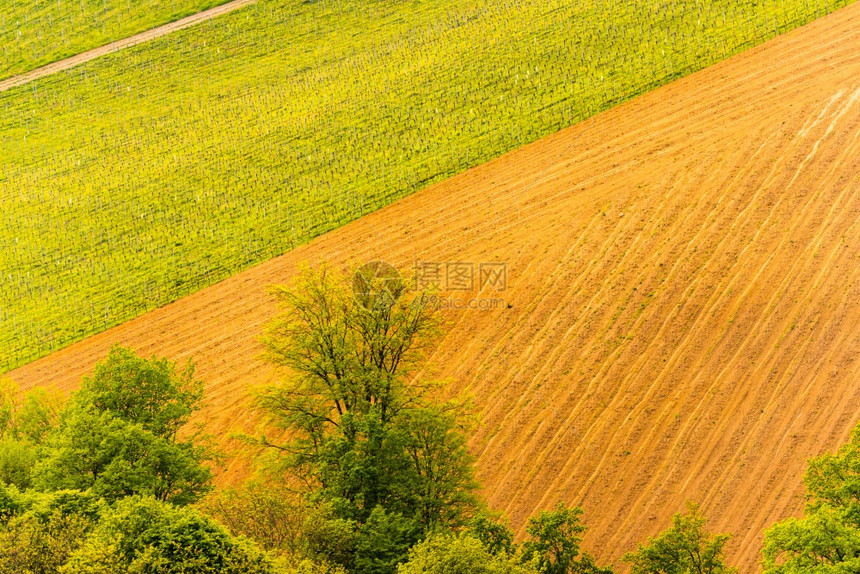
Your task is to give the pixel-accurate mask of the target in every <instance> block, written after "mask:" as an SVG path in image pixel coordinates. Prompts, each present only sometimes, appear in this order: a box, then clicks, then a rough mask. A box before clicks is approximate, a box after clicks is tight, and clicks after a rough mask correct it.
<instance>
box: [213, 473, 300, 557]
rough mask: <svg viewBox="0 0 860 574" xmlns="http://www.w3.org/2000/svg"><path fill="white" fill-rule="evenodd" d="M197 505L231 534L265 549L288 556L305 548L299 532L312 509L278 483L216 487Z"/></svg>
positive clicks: (253, 482)
mask: <svg viewBox="0 0 860 574" xmlns="http://www.w3.org/2000/svg"><path fill="white" fill-rule="evenodd" d="M198 508H199V509H200V510H201V511H202V512H204V513H205V514H207V515H208V516H211V517H213V518H214V519H215V520H217V521H218V522H220V523H221V524H223V525H224V526H226V527H227V528H228V529H229V530H230V532H231V533H233V534H234V535H241V536H245V537H247V538H250V539H252V540H254V541H255V542H257V543H258V544H260V545H261V546H262V547H263V548H265V549H266V550H270V551H275V552H278V553H282V554H286V555H291V556H296V555H300V554H302V553H303V552H304V550H305V548H304V546H305V541H304V540H303V539H302V534H303V530H304V524H305V520H306V518H307V516H308V515H309V514H310V512H311V509H309V508H308V505H307V503H306V501H305V500H304V499H303V498H302V497H300V496H298V495H297V494H296V493H295V492H292V491H290V490H287V489H286V488H285V487H284V486H283V485H281V484H277V483H274V482H272V481H265V482H257V481H248V482H246V483H245V484H244V485H242V486H241V487H240V488H238V489H237V488H224V489H220V490H215V491H213V492H212V493H211V494H209V495H208V496H207V497H206V498H205V499H204V500H203V501H202V502H201V503H200V504H199V505H198Z"/></svg>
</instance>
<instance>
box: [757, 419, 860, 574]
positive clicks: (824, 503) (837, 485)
mask: <svg viewBox="0 0 860 574" xmlns="http://www.w3.org/2000/svg"><path fill="white" fill-rule="evenodd" d="M804 482H805V484H806V492H807V494H806V496H807V500H806V508H805V511H804V517H803V518H800V519H797V518H789V519H787V520H785V521H783V522H779V523H777V524H774V525H773V526H772V527H771V528H770V529H769V530H767V531H766V532H765V540H764V549H763V561H762V566H763V570H764V572H765V573H767V574H793V573H796V572H804V573H809V574H830V573H837V572H838V573H842V572H858V571H860V425H858V426H857V427H855V428H854V430H853V431H852V433H851V439H850V441H849V442H848V443H847V444H845V445H843V446H842V447H841V448H840V449H839V450H838V451H837V452H836V453H835V454H824V455H822V456H820V457H818V458H815V459H812V460H811V461H809V466H808V467H807V470H806V475H805V476H804Z"/></svg>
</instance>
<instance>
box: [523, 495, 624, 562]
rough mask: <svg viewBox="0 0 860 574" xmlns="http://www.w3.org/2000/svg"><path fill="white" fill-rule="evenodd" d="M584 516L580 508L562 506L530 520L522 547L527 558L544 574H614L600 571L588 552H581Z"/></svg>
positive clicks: (584, 528)
mask: <svg viewBox="0 0 860 574" xmlns="http://www.w3.org/2000/svg"><path fill="white" fill-rule="evenodd" d="M581 515H582V509H581V508H579V507H568V506H567V505H565V504H564V503H563V502H559V503H558V504H557V505H556V507H555V509H554V510H549V511H542V512H540V513H538V515H537V516H533V517H531V518H530V519H529V523H528V526H527V527H526V532H527V533H528V535H529V537H530V539H529V540H527V541H526V542H524V543H523V550H524V554H523V555H524V557H525V558H526V559H534V560H536V561H537V564H538V567H539V569H540V571H541V572H543V573H545V574H572V573H583V574H584V573H610V572H612V570H611V569H609V568H600V567H598V566H597V565H596V564H595V563H594V559H593V558H592V557H591V555H590V554H588V553H587V552H580V547H579V545H580V542H582V535H583V534H584V533H585V531H586V527H585V525H584V524H583V523H582V521H581V519H580V516H581Z"/></svg>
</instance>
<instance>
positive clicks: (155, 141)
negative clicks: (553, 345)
mask: <svg viewBox="0 0 860 574" xmlns="http://www.w3.org/2000/svg"><path fill="white" fill-rule="evenodd" d="M847 3H850V0H842V1H840V2H833V1H830V2H827V3H825V2H824V1H823V0H819V1H818V3H816V2H815V0H809V1H807V0H778V1H775V0H765V1H757V2H736V1H731V2H730V1H728V0H726V1H715V0H714V1H710V2H702V1H701V0H700V1H699V2H696V1H687V2H672V3H666V2H662V1H658V0H639V1H637V2H607V1H605V0H601V1H599V2H594V1H590V2H576V3H570V2H562V1H560V0H518V1H511V0H508V1H502V2H499V1H498V0H456V1H455V0H436V1H433V2H421V3H412V2H410V3H403V2H399V1H392V0H368V1H366V2H363V3H361V5H360V6H358V5H357V4H356V3H345V2H340V1H331V0H320V1H318V2H313V3H309V2H303V1H300V0H258V2H257V3H255V4H254V5H252V6H250V7H248V8H245V9H241V10H239V11H237V12H234V13H231V14H229V15H226V16H223V17H219V18H216V19H213V20H211V21H209V22H206V23H204V24H201V25H200V26H197V27H195V28H190V29H187V30H184V31H181V32H178V33H175V34H171V35H168V36H165V37H163V38H161V39H158V40H155V41H153V42H151V43H147V44H145V45H139V46H136V47H134V48H131V49H129V50H127V51H124V52H122V53H121V54H114V55H110V56H107V57H104V58H101V59H98V60H95V61H93V62H90V63H88V64H86V65H84V66H82V67H79V68H75V69H73V70H70V71H68V72H64V73H61V74H57V75H54V76H51V77H48V78H44V79H42V80H39V81H37V82H34V83H31V84H28V85H25V86H21V87H19V88H15V89H13V90H10V91H8V92H5V93H3V94H0V110H2V114H0V207H2V210H0V372H3V370H4V369H5V370H8V369H11V368H14V367H15V366H17V365H20V364H23V363H25V362H27V361H30V360H32V359H34V358H37V357H38V356H41V355H44V354H47V353H49V352H51V351H52V350H56V349H58V348H61V347H63V346H65V345H67V344H69V343H71V342H73V341H75V340H78V339H81V338H83V337H84V336H87V335H90V334H93V333H96V332H99V331H101V330H103V329H106V328H108V327H110V326H113V325H116V324H118V323H120V322H123V321H125V320H128V319H129V318H132V317H134V316H136V315H138V314H140V313H142V312H144V311H146V310H149V309H152V308H155V307H158V306H160V305H163V304H165V303H167V302H169V301H172V300H175V299H177V298H179V297H181V296H183V295H186V294H188V293H190V292H192V291H194V290H197V289H200V288H201V287H203V286H206V285H208V284H210V283H213V282H215V281H218V280H220V279H223V278H225V277H227V276H229V275H231V274H234V273H236V272H238V271H241V270H243V269H246V268H247V267H249V266H251V265H253V264H255V263H258V262H261V261H264V260H266V259H269V258H271V257H273V256H276V255H278V254H281V253H283V252H285V251H287V250H289V249H291V248H293V247H294V246H296V245H298V244H300V243H303V242H306V241H308V240H309V239H310V238H312V237H314V236H317V235H319V234H321V233H323V232H325V231H328V230H331V229H334V228H336V227H338V226H341V225H343V224H344V223H346V222H348V221H350V220H353V219H355V218H357V217H360V216H361V215H363V214H366V213H368V212H369V211H372V210H375V209H377V208H379V207H382V206H384V205H386V204H388V203H391V202H392V201H394V200H396V199H398V198H400V197H403V196H405V195H407V194H409V193H412V192H413V191H415V190H418V189H420V188H423V187H425V186H427V185H429V184H431V183H433V182H436V181H439V180H442V179H444V178H447V177H450V176H451V175H453V174H455V173H457V172H460V171H462V170H463V169H466V168H468V167H470V166H473V165H476V164H479V163H482V162H485V161H487V160H489V159H491V158H493V157H496V156H498V155H500V154H502V153H504V152H506V151H508V150H510V149H513V148H516V147H518V146H520V145H522V144H525V143H528V142H530V141H533V140H535V139H537V138H540V137H542V136H545V135H547V134H549V133H552V132H554V131H557V130H558V129H560V128H562V127H565V126H568V125H571V124H573V123H575V122H578V121H580V120H582V119H584V118H587V117H589V116H591V115H593V114H595V113H597V112H600V111H602V110H604V109H606V108H608V107H610V106H613V105H615V104H617V103H620V102H622V101H624V100H627V99H629V98H631V97H633V96H635V95H637V94H640V93H642V92H644V91H646V90H649V89H652V88H654V87H656V86H658V85H661V84H664V83H666V82H669V81H671V80H672V79H674V78H677V77H680V76H682V75H685V74H688V73H690V72H692V71H695V70H697V69H700V68H702V67H704V66H707V65H709V64H712V63H714V62H717V61H719V60H722V59H724V58H726V57H728V56H730V55H731V54H734V53H736V52H738V51H740V50H743V49H745V48H748V47H750V46H752V45H754V44H758V43H760V42H762V41H764V40H766V39H768V38H771V37H773V36H775V35H777V34H779V33H782V32H785V31H787V30H789V29H791V28H793V27H796V26H798V25H801V24H804V23H806V22H808V21H809V20H811V19H813V18H815V17H817V16H821V15H823V14H824V13H825V12H827V11H832V10H834V9H835V8H837V7H841V6H843V5H845V4H847ZM416 216H420V215H416Z"/></svg>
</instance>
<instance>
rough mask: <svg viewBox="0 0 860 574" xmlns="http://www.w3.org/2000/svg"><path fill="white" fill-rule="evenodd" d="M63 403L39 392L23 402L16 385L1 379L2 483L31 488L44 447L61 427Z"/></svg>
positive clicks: (28, 396) (25, 396) (0, 433)
mask: <svg viewBox="0 0 860 574" xmlns="http://www.w3.org/2000/svg"><path fill="white" fill-rule="evenodd" d="M61 402H62V401H61V399H60V397H59V395H58V394H56V393H49V392H48V391H47V390H45V389H44V388H38V387H37V388H35V389H33V390H31V391H30V392H29V393H27V394H26V395H24V396H23V399H22V398H21V392H20V389H19V388H18V385H16V384H15V383H14V382H13V381H10V380H7V379H0V483H3V484H14V485H16V486H18V487H21V488H28V487H30V486H31V484H32V471H33V467H34V466H35V465H36V463H37V462H38V461H39V459H40V457H41V448H40V446H41V444H42V443H43V442H44V440H45V439H46V438H47V436H48V434H49V433H50V432H51V430H52V429H53V428H55V427H56V425H57V420H58V417H59V411H60V408H61V407H60V405H61Z"/></svg>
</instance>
